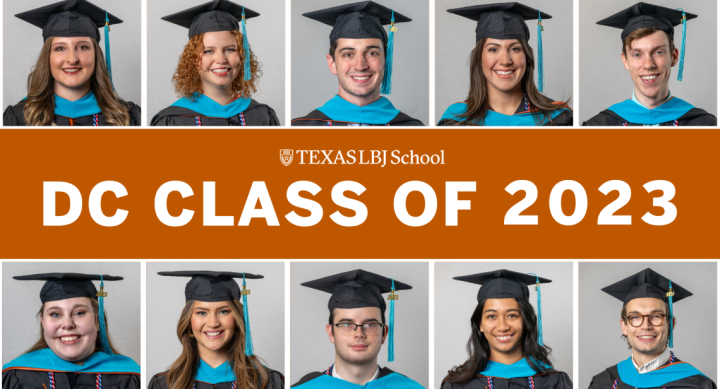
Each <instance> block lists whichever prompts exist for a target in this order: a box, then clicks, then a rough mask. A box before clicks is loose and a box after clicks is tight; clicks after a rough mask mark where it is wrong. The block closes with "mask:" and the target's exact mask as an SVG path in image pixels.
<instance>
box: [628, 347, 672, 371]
mask: <svg viewBox="0 0 720 389" xmlns="http://www.w3.org/2000/svg"><path fill="white" fill-rule="evenodd" d="M631 359H632V363H633V366H635V369H636V370H637V371H638V373H640V374H645V373H648V372H650V371H653V370H655V369H657V368H658V367H660V366H662V365H664V364H665V362H667V361H668V360H669V359H670V349H669V348H665V351H663V353H662V354H660V356H658V357H657V358H655V359H653V360H652V361H650V362H648V363H646V364H644V365H642V366H638V364H637V362H635V358H632V356H631Z"/></svg>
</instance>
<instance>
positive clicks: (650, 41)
mask: <svg viewBox="0 0 720 389" xmlns="http://www.w3.org/2000/svg"><path fill="white" fill-rule="evenodd" d="M658 46H667V47H670V38H669V37H668V35H667V34H666V33H665V32H664V31H655V32H654V33H652V34H650V35H648V36H645V37H642V38H639V39H635V40H633V41H632V42H630V44H629V45H628V49H630V50H642V49H654V48H656V47H658Z"/></svg>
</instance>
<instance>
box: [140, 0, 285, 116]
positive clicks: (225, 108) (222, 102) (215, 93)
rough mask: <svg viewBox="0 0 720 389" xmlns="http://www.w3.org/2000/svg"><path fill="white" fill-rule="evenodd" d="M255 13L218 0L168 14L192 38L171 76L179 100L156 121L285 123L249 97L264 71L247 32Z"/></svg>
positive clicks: (159, 114) (270, 110)
mask: <svg viewBox="0 0 720 389" xmlns="http://www.w3.org/2000/svg"><path fill="white" fill-rule="evenodd" d="M255 16H259V14H258V13H257V12H254V11H251V10H250V9H247V8H245V7H243V6H240V5H237V4H235V3H233V2H231V1H226V0H214V1H211V2H209V3H205V4H203V5H199V6H197V7H193V8H190V9H187V10H185V11H181V12H178V13H176V14H173V15H169V16H165V17H163V20H166V21H168V22H171V23H174V24H177V25H180V26H182V27H185V28H188V29H189V30H190V32H189V33H188V37H189V38H190V41H189V42H188V43H187V45H185V49H184V50H183V53H182V54H181V55H180V60H179V61H178V66H177V69H176V70H175V74H174V75H173V79H172V81H173V84H174V85H175V92H176V93H177V94H178V95H179V96H180V100H178V101H176V102H175V103H174V104H173V105H171V106H170V107H168V108H165V109H163V110H162V111H160V112H159V113H158V114H157V115H155V117H153V119H152V122H151V125H153V126H279V125H280V121H279V120H278V118H277V115H276V114H275V111H274V110H273V109H272V108H270V107H269V106H267V105H265V104H262V103H259V102H257V101H255V100H254V99H252V98H251V97H250V96H252V94H253V93H255V92H257V83H258V82H259V81H260V76H261V75H262V72H261V71H260V64H259V63H258V61H257V57H256V56H255V54H254V53H253V52H252V51H251V50H250V45H249V44H248V40H247V34H245V19H249V18H253V17H255ZM238 19H241V21H242V22H241V23H240V24H241V25H242V33H241V32H240V31H239V30H240V24H238Z"/></svg>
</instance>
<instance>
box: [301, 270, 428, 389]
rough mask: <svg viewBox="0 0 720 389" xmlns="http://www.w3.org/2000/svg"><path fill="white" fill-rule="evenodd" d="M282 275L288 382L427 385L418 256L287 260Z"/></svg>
mask: <svg viewBox="0 0 720 389" xmlns="http://www.w3.org/2000/svg"><path fill="white" fill-rule="evenodd" d="M290 280H291V288H292V289H291V294H292V304H291V306H290V315H291V317H290V319H291V322H292V323H293V325H292V327H291V328H290V341H291V344H290V350H291V354H290V365H291V370H292V371H291V373H292V377H291V378H290V380H289V382H290V383H292V387H294V388H301V389H313V388H338V387H343V388H345V387H354V386H356V385H359V386H362V387H365V388H368V389H372V388H390V387H391V388H401V389H419V388H429V387H430V386H429V382H428V369H427V366H428V363H429V360H428V358H429V354H428V314H429V312H428V298H429V296H428V264H427V263H426V262H425V263H423V262H322V263H319V262H293V263H291V265H290ZM328 315H329V317H328Z"/></svg>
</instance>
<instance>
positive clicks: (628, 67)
mask: <svg viewBox="0 0 720 389" xmlns="http://www.w3.org/2000/svg"><path fill="white" fill-rule="evenodd" d="M620 57H621V58H622V61H623V65H625V69H627V70H630V65H628V62H627V58H625V53H620Z"/></svg>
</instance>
